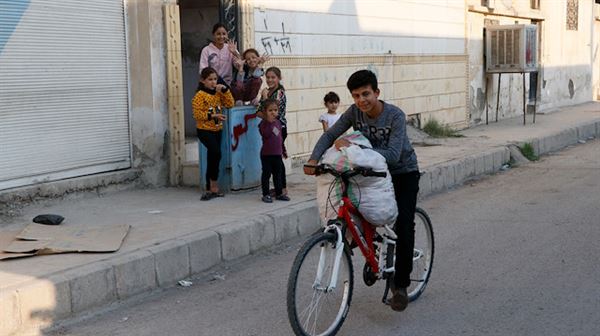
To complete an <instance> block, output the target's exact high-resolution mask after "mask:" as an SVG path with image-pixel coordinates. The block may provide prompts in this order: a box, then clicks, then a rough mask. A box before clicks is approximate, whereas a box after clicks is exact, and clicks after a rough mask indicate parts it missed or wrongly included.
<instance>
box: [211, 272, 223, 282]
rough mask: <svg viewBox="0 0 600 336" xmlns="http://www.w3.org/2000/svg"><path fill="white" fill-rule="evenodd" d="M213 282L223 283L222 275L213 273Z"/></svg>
mask: <svg viewBox="0 0 600 336" xmlns="http://www.w3.org/2000/svg"><path fill="white" fill-rule="evenodd" d="M213 280H221V281H225V275H224V274H219V273H215V274H213Z"/></svg>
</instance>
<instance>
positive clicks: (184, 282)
mask: <svg viewBox="0 0 600 336" xmlns="http://www.w3.org/2000/svg"><path fill="white" fill-rule="evenodd" d="M177 283H178V284H179V286H181V287H190V286H191V285H193V284H194V283H193V282H191V281H188V280H179V281H178V282H177Z"/></svg>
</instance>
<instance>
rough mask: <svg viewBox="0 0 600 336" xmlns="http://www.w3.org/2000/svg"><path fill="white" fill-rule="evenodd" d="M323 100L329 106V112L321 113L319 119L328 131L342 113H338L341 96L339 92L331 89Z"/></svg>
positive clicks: (325, 130)
mask: <svg viewBox="0 0 600 336" xmlns="http://www.w3.org/2000/svg"><path fill="white" fill-rule="evenodd" d="M323 101H324V103H325V107H326V108H327V113H323V114H321V116H320V117H319V121H320V122H321V124H322V125H323V132H327V130H328V129H330V128H331V126H333V124H335V122H336V121H338V119H339V118H340V115H339V114H337V113H336V112H337V109H338V106H340V96H338V95H337V93H335V92H333V91H330V92H329V93H328V94H326V95H325V97H324V98H323Z"/></svg>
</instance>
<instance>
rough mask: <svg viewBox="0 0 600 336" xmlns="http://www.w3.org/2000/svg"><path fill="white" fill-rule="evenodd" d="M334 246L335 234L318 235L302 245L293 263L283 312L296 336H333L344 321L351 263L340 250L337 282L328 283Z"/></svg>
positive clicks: (351, 273) (350, 283) (350, 279)
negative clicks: (285, 308)
mask: <svg viewBox="0 0 600 336" xmlns="http://www.w3.org/2000/svg"><path fill="white" fill-rule="evenodd" d="M335 247H336V235H335V234H333V233H331V232H327V233H326V232H319V233H317V234H315V235H313V236H311V237H310V238H309V240H308V241H307V242H306V243H304V245H303V246H302V248H301V249H300V251H299V252H298V255H297V256H296V259H295V260H294V264H293V265H292V270H291V272H290V277H289V280H288V289H287V310H288V317H289V319H290V324H291V326H292V329H293V330H294V333H295V334H296V335H302V336H316V335H323V336H325V335H335V334H336V333H337V332H338V330H339V329H340V327H341V326H342V323H344V320H345V319H346V315H347V314H348V310H349V308H350V301H351V300H352V288H353V285H354V280H353V269H352V260H351V259H350V254H349V253H348V250H347V249H344V251H343V253H342V256H341V258H340V259H341V260H340V262H339V267H338V271H337V281H336V283H335V284H334V283H332V281H331V278H332V275H333V272H334V263H335V252H336V249H335ZM332 286H335V287H332Z"/></svg>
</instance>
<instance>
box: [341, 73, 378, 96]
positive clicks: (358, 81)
mask: <svg viewBox="0 0 600 336" xmlns="http://www.w3.org/2000/svg"><path fill="white" fill-rule="evenodd" d="M366 85H370V86H371V88H372V89H373V91H377V76H376V75H375V74H374V73H373V72H372V71H370V70H358V71H357V72H355V73H353V74H352V75H351V76H350V78H348V82H346V86H347V87H348V90H350V91H352V90H356V89H358V88H361V87H363V86H366Z"/></svg>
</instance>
